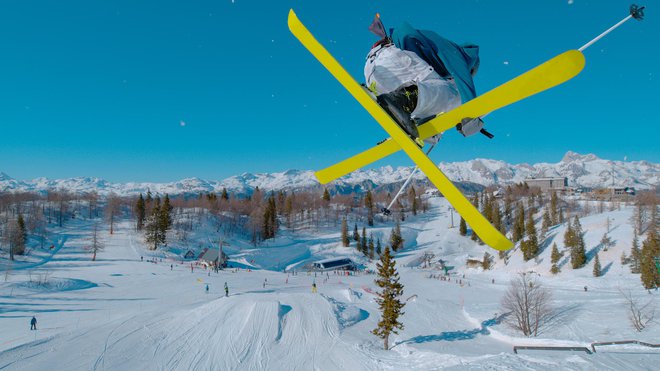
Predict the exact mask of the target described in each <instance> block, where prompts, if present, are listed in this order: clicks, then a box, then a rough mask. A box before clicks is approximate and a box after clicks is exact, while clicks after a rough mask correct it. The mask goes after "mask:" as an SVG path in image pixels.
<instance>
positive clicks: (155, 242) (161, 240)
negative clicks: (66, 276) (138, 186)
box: [135, 191, 174, 250]
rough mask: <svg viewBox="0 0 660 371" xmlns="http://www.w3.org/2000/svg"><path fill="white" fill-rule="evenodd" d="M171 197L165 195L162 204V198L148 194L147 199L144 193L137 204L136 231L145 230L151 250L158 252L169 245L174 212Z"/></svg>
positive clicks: (146, 239)
mask: <svg viewBox="0 0 660 371" xmlns="http://www.w3.org/2000/svg"><path fill="white" fill-rule="evenodd" d="M173 208H174V207H173V206H172V205H171V203H170V197H169V195H168V194H165V198H164V200H163V201H162V203H161V200H160V196H158V195H157V196H156V197H155V198H154V197H152V195H151V192H150V191H148V192H147V197H146V198H144V197H142V193H140V196H139V197H138V199H137V201H136V202H135V217H136V229H137V230H138V231H141V230H144V236H145V241H146V242H147V243H148V244H149V247H150V249H151V250H156V249H157V248H158V246H159V245H167V231H169V230H170V229H171V227H172V210H173Z"/></svg>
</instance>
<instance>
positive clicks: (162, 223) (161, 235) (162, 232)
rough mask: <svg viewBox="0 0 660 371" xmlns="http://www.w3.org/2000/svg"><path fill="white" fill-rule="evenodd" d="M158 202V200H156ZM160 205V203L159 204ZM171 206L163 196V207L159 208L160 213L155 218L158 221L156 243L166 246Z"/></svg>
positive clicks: (170, 225)
mask: <svg viewBox="0 0 660 371" xmlns="http://www.w3.org/2000/svg"><path fill="white" fill-rule="evenodd" d="M158 201H160V199H159V200H158ZM159 203H160V202H159ZM172 209H173V208H172V205H171V204H170V197H169V196H168V195H167V194H165V199H164V200H163V205H162V206H160V212H159V215H158V216H157V217H158V219H159V221H158V228H159V231H158V243H159V244H163V245H167V231H169V230H170V228H171V227H172Z"/></svg>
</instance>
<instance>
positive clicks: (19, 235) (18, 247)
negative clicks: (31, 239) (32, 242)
mask: <svg viewBox="0 0 660 371" xmlns="http://www.w3.org/2000/svg"><path fill="white" fill-rule="evenodd" d="M16 226H17V229H18V230H17V232H16V239H15V243H14V246H13V251H14V254H16V255H23V254H24V253H25V244H26V243H27V238H28V237H27V228H26V227H25V219H23V214H18V219H17V220H16Z"/></svg>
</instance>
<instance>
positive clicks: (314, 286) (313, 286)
mask: <svg viewBox="0 0 660 371" xmlns="http://www.w3.org/2000/svg"><path fill="white" fill-rule="evenodd" d="M312 293H313V294H316V282H314V283H312Z"/></svg>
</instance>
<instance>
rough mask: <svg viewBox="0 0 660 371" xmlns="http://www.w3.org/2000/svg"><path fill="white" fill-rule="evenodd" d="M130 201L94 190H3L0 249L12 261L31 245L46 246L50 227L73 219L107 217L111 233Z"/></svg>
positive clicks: (60, 225) (0, 217)
mask: <svg viewBox="0 0 660 371" xmlns="http://www.w3.org/2000/svg"><path fill="white" fill-rule="evenodd" d="M129 202H130V199H129V198H120V197H117V196H116V195H109V196H107V197H105V198H101V197H100V196H99V195H98V194H97V193H95V192H90V193H77V194H76V193H70V192H66V191H63V190H57V191H49V192H47V193H45V194H41V193H32V192H18V193H0V249H3V250H6V251H7V252H8V255H9V258H10V259H12V260H13V259H14V257H15V255H22V254H25V253H26V252H27V251H28V248H45V245H46V243H47V240H48V238H49V235H50V233H51V230H52V229H53V228H57V227H63V226H65V224H66V223H67V222H68V221H70V220H72V219H88V220H92V219H98V218H101V217H106V218H107V220H108V222H109V225H110V228H111V232H112V226H113V221H114V220H115V219H116V218H118V217H121V216H122V215H123V214H124V213H125V211H126V207H125V206H127V205H129Z"/></svg>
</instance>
